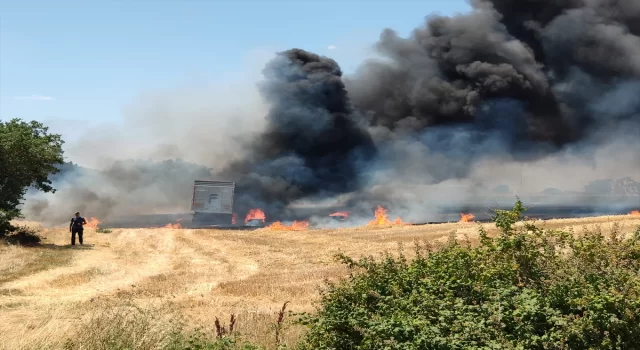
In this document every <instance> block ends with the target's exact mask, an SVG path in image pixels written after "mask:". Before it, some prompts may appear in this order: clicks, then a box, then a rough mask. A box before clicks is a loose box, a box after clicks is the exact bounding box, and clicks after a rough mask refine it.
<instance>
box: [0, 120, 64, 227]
mask: <svg viewBox="0 0 640 350" xmlns="http://www.w3.org/2000/svg"><path fill="white" fill-rule="evenodd" d="M63 143H64V141H62V138H61V136H60V135H57V134H51V133H49V128H48V127H46V126H44V125H43V124H42V123H39V122H36V121H31V122H25V121H23V120H20V119H17V118H16V119H11V120H9V121H7V122H3V121H2V120H0V236H2V235H4V234H6V233H7V232H8V231H10V229H11V228H12V227H11V225H10V221H11V220H12V219H14V218H17V217H20V209H19V206H20V203H21V201H22V199H23V198H24V195H25V193H26V192H27V189H28V188H29V187H34V188H36V189H38V190H40V191H43V192H55V189H54V188H53V187H52V186H51V181H50V180H49V175H51V174H55V173H57V172H58V168H57V166H58V165H60V164H62V163H63V162H64V160H63V156H62V154H63V151H62V144H63Z"/></svg>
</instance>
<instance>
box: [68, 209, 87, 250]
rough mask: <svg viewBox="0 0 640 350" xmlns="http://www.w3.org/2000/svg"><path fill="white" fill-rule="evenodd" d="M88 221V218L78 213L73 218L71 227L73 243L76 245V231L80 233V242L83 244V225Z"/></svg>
mask: <svg viewBox="0 0 640 350" xmlns="http://www.w3.org/2000/svg"><path fill="white" fill-rule="evenodd" d="M86 223H87V220H85V219H84V218H83V217H82V216H80V215H76V216H75V217H73V218H71V223H70V224H69V229H71V245H76V233H77V234H78V239H79V240H80V244H82V233H83V231H84V227H83V226H82V225H84V224H86Z"/></svg>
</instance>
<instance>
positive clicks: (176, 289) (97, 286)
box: [0, 216, 640, 349]
mask: <svg viewBox="0 0 640 350" xmlns="http://www.w3.org/2000/svg"><path fill="white" fill-rule="evenodd" d="M616 223H617V225H619V230H621V231H622V232H631V231H633V230H634V229H635V228H636V227H637V226H639V225H640V216H610V217H598V218H586V219H565V220H550V221H547V222H544V223H541V224H542V225H543V226H544V227H546V228H554V229H573V230H575V231H576V232H580V231H582V229H583V227H584V226H587V227H588V228H590V229H593V228H594V227H595V226H600V228H601V229H602V231H603V232H605V233H606V232H608V231H610V230H611V229H612V228H613V227H614V224H616ZM482 225H483V226H484V227H485V229H486V230H488V231H489V233H490V234H491V233H492V232H493V233H495V232H496V230H495V227H494V226H493V224H482ZM29 226H30V227H33V228H37V229H39V230H40V234H41V235H42V236H44V237H45V238H46V240H45V241H44V242H45V244H44V245H43V246H42V247H37V248H34V247H32V248H30V247H16V246H1V247H0V309H1V311H0V334H2V337H0V349H31V348H39V349H47V348H52V349H58V348H62V347H63V346H64V344H65V342H66V341H67V340H68V339H75V340H78V341H80V340H82V339H84V342H85V344H87V342H88V341H89V339H90V338H91V339H103V338H104V339H107V338H108V337H110V336H111V334H110V333H108V332H107V333H104V332H106V330H105V329H104V328H105V324H106V323H108V322H115V321H114V320H117V321H118V322H120V323H118V324H119V325H120V326H122V329H129V328H131V326H130V324H129V323H127V322H134V321H135V322H142V323H140V324H141V325H142V326H140V327H143V328H142V329H146V333H145V334H147V338H145V339H137V338H136V341H140V343H139V346H138V347H139V348H153V347H152V346H151V345H149V344H152V343H153V342H154V341H155V342H156V343H161V342H162V341H163V339H165V338H163V337H165V336H166V334H167V332H168V330H171V329H173V328H172V327H173V325H172V324H171V322H170V320H171V319H172V318H171V315H176V314H179V315H182V316H184V317H185V319H186V320H187V321H188V322H189V324H188V325H187V326H205V327H206V328H207V329H209V331H210V332H211V334H213V335H215V326H214V324H215V319H216V317H218V318H219V319H220V320H221V321H222V322H223V323H228V320H229V316H230V315H231V314H235V315H236V316H237V323H236V325H235V329H236V330H237V331H238V332H240V333H241V334H244V335H245V336H246V338H247V339H248V340H251V341H255V342H258V343H260V344H264V345H268V346H271V347H273V344H274V343H275V334H274V331H273V325H274V323H275V322H276V320H277V318H278V311H280V309H281V307H282V305H283V303H284V302H286V301H289V302H290V303H289V304H288V305H287V309H288V310H291V311H294V312H300V311H311V310H313V302H314V301H315V300H316V298H317V296H318V288H319V287H320V286H322V283H323V281H324V280H325V279H336V278H339V277H342V276H344V275H345V272H346V271H345V269H344V268H343V267H342V266H340V265H337V264H336V263H334V261H333V259H332V257H333V255H334V254H335V253H337V252H343V253H346V254H348V255H351V256H356V257H357V256H362V255H376V254H378V253H382V252H384V251H388V250H390V251H394V250H396V249H397V244H398V242H401V243H404V244H405V245H409V244H411V242H412V241H415V240H423V241H432V242H444V241H446V239H447V238H448V237H449V236H450V235H451V234H452V233H455V234H456V235H458V236H461V235H468V237H470V238H471V239H472V240H474V237H476V236H477V224H474V223H468V224H457V223H451V224H440V225H425V226H403V227H392V228H377V229H370V228H356V229H341V230H310V231H291V232H283V231H269V230H266V229H262V230H257V231H222V230H174V229H115V230H113V232H111V233H107V234H102V233H96V232H95V231H93V230H85V246H83V247H80V246H76V247H70V246H69V241H70V237H69V234H68V233H67V231H66V230H65V229H53V230H45V229H43V228H41V227H40V228H39V227H38V225H37V223H30V224H29ZM150 305H152V306H153V310H155V311H154V313H153V315H154V317H155V318H154V317H147V316H145V317H147V318H146V319H144V320H143V319H142V318H141V316H140V314H135V313H131V312H129V313H126V312H125V313H124V314H123V312H124V311H122V310H130V309H131V307H133V306H137V307H143V309H144V310H150V309H148V307H151V306H150ZM124 306H127V307H129V309H126V308H124V309H123V307H124ZM145 308H146V309H145ZM114 310H117V311H114ZM145 312H146V311H145ZM142 314H144V312H143V313H142ZM122 315H124V316H122ZM144 315H146V314H144ZM149 320H150V321H149ZM105 322H106V323H105ZM145 322H147V323H145ZM149 322H150V323H149ZM136 324H138V323H136ZM79 325H85V326H86V327H88V329H78V326H79ZM112 327H115V326H111V327H106V328H112ZM116 328H117V327H116ZM78 331H79V332H85V335H81V334H79V333H78ZM301 332H303V329H300V328H297V327H287V328H285V329H284V330H282V332H281V334H280V337H281V339H282V342H283V343H285V344H293V343H294V342H295V340H296V339H297V338H298V337H299V335H300V334H301ZM89 335H91V336H89ZM78 337H80V338H78ZM105 337H106V338H105ZM154 337H155V338H154ZM90 345H91V344H90ZM92 346H94V348H97V346H98V344H97V343H96V344H93V345H92ZM150 346H151V347H150ZM76 348H87V347H86V346H84V347H76Z"/></svg>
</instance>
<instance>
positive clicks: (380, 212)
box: [369, 205, 408, 226]
mask: <svg viewBox="0 0 640 350" xmlns="http://www.w3.org/2000/svg"><path fill="white" fill-rule="evenodd" d="M374 215H375V219H373V220H371V221H369V226H388V225H408V224H407V223H405V222H403V221H402V219H400V218H397V219H395V220H394V221H393V222H391V221H390V220H389V219H388V218H387V210H386V209H385V208H383V207H382V206H380V205H379V206H378V208H376V211H375V214H374Z"/></svg>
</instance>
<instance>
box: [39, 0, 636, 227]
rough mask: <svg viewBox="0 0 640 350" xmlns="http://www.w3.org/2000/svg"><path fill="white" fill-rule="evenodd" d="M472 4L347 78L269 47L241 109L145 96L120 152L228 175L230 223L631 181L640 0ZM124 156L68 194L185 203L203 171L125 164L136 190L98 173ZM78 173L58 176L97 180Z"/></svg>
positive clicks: (381, 47) (394, 41)
mask: <svg viewBox="0 0 640 350" xmlns="http://www.w3.org/2000/svg"><path fill="white" fill-rule="evenodd" d="M471 4H472V7H473V9H472V11H470V12H469V13H467V14H463V15H457V16H453V17H443V16H429V17H427V18H426V19H425V23H424V25H422V26H421V27H419V28H417V29H415V30H414V31H413V32H412V33H411V35H410V36H408V37H406V38H403V37H400V36H398V35H397V34H396V33H395V32H394V31H393V30H391V29H385V30H383V31H382V34H381V36H380V39H379V41H378V42H377V44H376V48H377V51H378V54H379V56H380V57H378V58H375V59H371V60H369V61H365V62H363V64H362V65H361V66H360V68H359V69H358V70H357V71H356V72H355V73H354V74H352V75H350V76H348V77H343V74H342V72H341V70H340V67H339V66H338V64H337V63H336V62H335V61H334V60H332V59H330V58H327V57H322V56H318V55H316V54H314V53H310V52H307V51H304V50H301V49H292V50H288V51H284V52H280V53H277V54H276V55H275V57H274V58H272V59H271V60H270V61H269V62H268V63H267V64H266V66H265V67H264V69H263V70H262V72H261V73H262V81H261V82H260V83H259V85H258V86H257V89H256V90H255V91H254V90H252V91H251V92H246V94H247V95H248V96H251V97H250V98H249V100H248V101H247V103H246V105H250V106H256V108H254V109H252V110H250V111H249V112H248V113H229V111H225V113H221V114H220V113H219V114H217V115H216V116H215V117H214V116H212V113H208V112H207V110H208V109H212V108H217V107H213V104H209V105H207V104H203V105H200V106H198V105H197V104H196V105H195V106H194V104H193V103H179V104H175V103H174V104H172V103H171V102H170V101H167V100H166V99H162V98H160V99H158V100H154V101H151V102H150V101H148V100H145V102H143V103H142V107H140V106H139V107H138V108H136V109H135V110H136V111H137V112H136V113H134V115H135V117H132V118H129V119H128V122H127V123H128V125H129V126H130V127H131V126H133V127H134V128H133V129H131V128H129V129H131V130H134V131H135V133H134V134H135V135H133V136H132V140H133V141H134V142H138V143H137V144H138V145H139V147H129V149H135V150H137V151H138V153H136V154H129V158H135V157H140V158H144V157H149V156H153V157H154V158H159V159H163V158H185V159H187V160H189V161H194V162H197V163H199V164H204V165H206V166H207V168H208V169H210V170H211V171H212V172H211V174H210V177H211V178H213V179H220V180H228V181H236V182H237V186H238V188H237V191H236V193H237V196H236V210H237V211H238V213H239V214H240V215H241V216H242V215H244V213H246V211H247V210H248V209H250V208H255V207H259V208H263V209H264V210H265V211H266V212H267V216H268V218H272V219H279V218H286V217H288V216H289V215H290V214H292V210H293V209H292V208H293V207H296V206H300V205H303V204H305V205H312V204H318V203H320V202H322V201H325V200H329V199H332V200H335V201H336V202H337V203H338V205H341V206H343V207H345V208H349V209H352V210H353V211H354V212H358V213H363V215H370V212H371V209H372V207H375V205H377V204H383V205H385V206H387V207H389V208H391V209H392V210H395V212H396V213H398V214H401V215H402V216H404V217H406V218H407V219H409V220H417V221H419V220H428V219H429V218H431V217H432V216H433V215H436V214H437V212H438V206H440V205H458V206H464V205H467V204H468V203H471V202H473V201H476V202H478V201H480V202H482V201H484V200H485V199H487V198H490V199H491V200H492V201H493V200H494V199H495V198H494V197H495V196H496V195H500V194H507V195H508V197H509V201H512V200H513V195H514V194H516V193H519V194H522V193H526V192H536V191H538V192H539V191H543V190H545V189H547V191H546V192H545V193H557V192H558V191H559V192H560V193H565V194H567V193H569V194H570V195H569V197H566V196H565V197H563V199H562V200H564V201H574V202H578V201H580V199H578V197H577V195H576V193H578V192H581V191H584V188H585V185H588V184H589V183H590V182H591V181H593V180H597V179H606V178H614V179H617V178H624V177H627V176H633V175H634V174H637V173H638V171H639V170H640V159H639V158H638V156H637V155H636V154H637V152H635V150H637V149H638V147H640V139H638V137H637V135H638V134H639V133H638V132H640V123H639V122H640V97H639V96H640V4H639V3H638V2H637V1H634V0H522V1H521V0H517V1H516V0H473V1H471ZM203 99H207V97H203ZM160 100H161V101H160ZM223 100H227V99H218V100H217V101H216V103H217V104H221V103H222V104H224V102H223ZM140 111H142V112H140ZM231 115H232V116H233V117H230V116H231ZM175 116H180V118H177V117H175ZM222 121H226V122H227V124H228V125H225V126H221V122H222ZM185 128H187V129H185ZM180 130H181V131H182V132H176V131H180ZM170 131H174V132H173V133H172V132H170ZM107 134H110V133H107ZM159 140H160V141H159ZM203 145H211V146H210V147H203ZM96 148H99V149H101V150H103V151H104V152H106V153H109V152H108V148H107V147H104V142H103V141H101V140H100V139H98V140H96V139H93V140H92V142H90V143H89V142H85V143H81V144H80V145H79V147H78V149H96ZM129 149H127V151H129ZM123 158H126V157H122V156H120V157H119V156H118V155H117V154H116V152H111V153H110V154H108V156H105V157H103V159H109V160H110V162H109V163H108V164H102V163H101V165H103V166H102V168H103V169H107V170H105V171H103V173H102V175H101V176H107V178H108V179H109V181H107V183H109V186H107V188H106V189H103V192H102V193H99V194H97V197H92V196H91V195H87V196H84V197H81V198H79V202H81V203H87V204H86V205H94V206H95V207H96V208H98V207H99V208H101V209H100V210H103V211H104V210H105V208H109V210H107V211H108V212H109V213H111V214H109V215H115V214H113V213H120V212H123V211H131V210H133V209H130V208H129V207H131V205H125V204H123V203H128V202H130V201H129V200H128V199H130V198H131V197H132V195H131V194H130V193H132V191H133V193H136V198H138V197H140V198H147V200H146V201H145V202H144V203H138V204H137V205H135V207H136V210H137V211H144V210H147V211H153V210H157V208H156V206H155V204H154V203H168V202H165V201H163V200H161V199H159V195H158V193H167V192H168V193H170V195H169V196H167V197H171V198H177V197H179V196H181V195H180V194H179V193H182V191H184V194H182V196H183V197H184V198H187V200H188V198H189V196H190V192H189V190H188V189H186V188H187V187H189V186H188V184H191V183H192V181H193V180H195V179H196V177H198V176H199V177H208V176H207V175H209V173H207V174H205V173H202V172H201V173H190V172H188V171H186V172H183V174H179V172H176V173H175V174H174V175H172V176H173V179H174V180H169V179H170V178H166V180H159V179H162V178H161V177H160V178H159V177H158V176H157V174H156V173H155V172H154V171H146V170H144V169H148V167H147V168H145V167H140V166H138V165H136V164H135V163H131V165H130V166H131V168H130V169H131V171H133V173H136V174H137V173H139V174H140V176H142V178H144V179H147V180H145V181H142V182H136V186H137V187H135V190H134V189H133V187H131V186H130V181H129V180H127V178H121V177H118V176H114V174H113V173H112V172H110V170H108V169H110V167H112V162H113V161H114V160H117V159H123ZM134 169H135V170H134ZM156 170H159V169H156ZM129 175H131V174H129ZM86 179H87V178H86V177H85V176H81V177H80V178H75V179H72V178H70V177H65V181H67V182H68V183H73V184H74V186H76V187H82V186H83V181H84V183H89V182H90V183H91V184H92V186H93V188H95V185H96V182H94V181H93V180H92V181H87V180H86ZM199 179H202V178H199ZM163 181H164V182H163ZM171 181H173V182H172V183H174V184H178V183H180V184H181V185H176V186H170V185H169V183H171ZM625 181H626V180H625ZM159 184H162V186H160V185H159ZM610 187H612V188H613V187H615V186H610ZM167 188H175V189H176V191H173V190H167ZM632 192H633V191H632ZM80 193H81V192H80ZM151 193H154V195H152V194H151ZM56 196H59V195H58V194H56ZM145 196H146V197H145ZM162 196H165V195H164V194H163V195H162ZM162 196H160V197H162ZM56 198H59V197H56ZM567 198H568V199H567ZM605 201H606V200H605ZM49 202H50V203H51V202H55V200H54V199H52V198H49ZM33 203H36V204H39V205H35V204H33ZM43 203H44V202H42V199H41V200H40V202H33V201H32V206H31V208H32V209H31V210H30V211H29V212H28V214H32V215H33V216H36V217H38V215H35V214H36V213H38V210H39V212H40V213H44V212H46V210H45V209H46V208H47V205H46V203H45V204H43ZM88 203H91V204H88ZM95 203H104V205H98V204H95ZM486 204H488V205H495V202H491V203H486ZM602 205H603V206H606V205H608V204H607V203H606V202H603V203H602ZM159 206H161V207H164V209H167V210H169V207H170V205H159ZM48 207H49V208H51V207H52V205H49V206H48ZM176 207H179V208H175V209H176V210H182V211H186V210H188V207H184V206H183V207H180V206H176ZM33 208H37V210H36V209H33ZM43 208H44V209H43ZM125 209H126V210H125ZM50 210H51V209H50ZM96 210H97V209H96ZM365 213H369V214H365Z"/></svg>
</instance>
